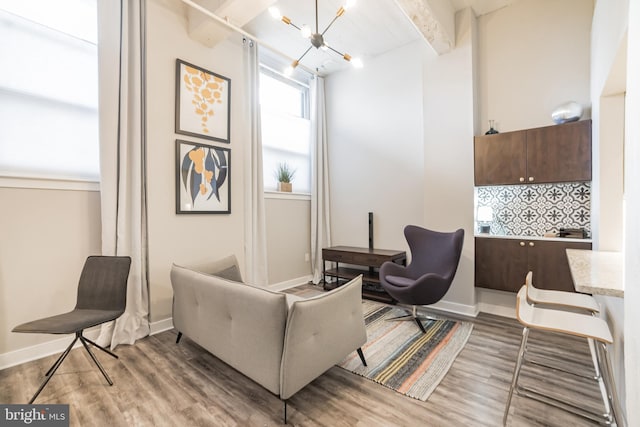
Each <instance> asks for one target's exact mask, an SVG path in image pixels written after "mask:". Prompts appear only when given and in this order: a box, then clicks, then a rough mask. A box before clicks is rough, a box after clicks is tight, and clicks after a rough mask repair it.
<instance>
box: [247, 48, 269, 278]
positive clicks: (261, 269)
mask: <svg viewBox="0 0 640 427" xmlns="http://www.w3.org/2000/svg"><path fill="white" fill-rule="evenodd" d="M243 44H244V48H243V49H244V55H243V59H244V90H245V100H244V101H245V102H244V104H245V110H244V116H245V117H244V119H245V120H244V123H246V124H247V125H246V126H245V135H244V141H245V171H246V172H245V182H246V187H245V258H246V266H247V267H246V273H245V277H246V279H247V282H248V283H253V284H256V285H268V284H269V272H268V270H267V227H266V221H265V206H264V185H263V179H262V133H261V122H260V96H259V95H260V85H259V82H260V71H259V62H258V45H257V44H256V43H255V42H253V41H252V40H249V39H247V38H245V39H244V41H243Z"/></svg>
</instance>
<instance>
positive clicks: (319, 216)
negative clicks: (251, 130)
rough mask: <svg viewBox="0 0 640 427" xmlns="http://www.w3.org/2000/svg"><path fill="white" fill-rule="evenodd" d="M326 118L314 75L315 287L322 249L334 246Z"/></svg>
mask: <svg viewBox="0 0 640 427" xmlns="http://www.w3.org/2000/svg"><path fill="white" fill-rule="evenodd" d="M325 117H326V115H325V99H324V78H322V77H319V76H315V77H314V78H313V80H312V81H311V138H312V140H311V147H312V150H313V151H312V156H311V269H312V274H313V283H315V284H318V283H320V280H321V279H322V264H323V262H322V248H323V247H327V246H331V216H330V213H331V209H330V204H329V200H330V199H329V157H328V152H327V128H326V123H325Z"/></svg>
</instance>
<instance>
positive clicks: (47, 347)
mask: <svg viewBox="0 0 640 427" xmlns="http://www.w3.org/2000/svg"><path fill="white" fill-rule="evenodd" d="M99 334H100V327H96V328H92V329H87V330H86V331H84V336H86V337H87V338H89V339H90V340H92V341H95V340H96V339H97V338H98V335H99ZM72 340H73V335H71V334H70V335H65V336H64V338H58V339H55V340H51V341H47V342H43V343H41V344H36V345H32V346H30V347H25V348H21V349H19V350H14V351H10V352H8V353H3V354H0V370H2V369H6V368H10V367H12V366H16V365H20V364H22V363H26V362H31V361H32V360H38V359H42V358H43V357H47V356H51V355H52V354H58V353H62V352H63V351H64V350H65V349H66V348H67V346H68V345H69V344H71V341H72ZM81 345H82V344H81V343H80V342H79V341H78V342H77V343H76V344H75V345H74V346H73V348H78V347H80V346H81Z"/></svg>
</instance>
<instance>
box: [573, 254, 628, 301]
mask: <svg viewBox="0 0 640 427" xmlns="http://www.w3.org/2000/svg"><path fill="white" fill-rule="evenodd" d="M566 252H567V259H568V260H569V269H570V270H571V277H572V278H573V284H574V286H575V288H576V291H578V292H583V293H587V294H594V295H607V296H613V297H620V298H624V281H623V280H622V269H623V255H622V253H621V252H606V251H590V250H581V249H567V251H566Z"/></svg>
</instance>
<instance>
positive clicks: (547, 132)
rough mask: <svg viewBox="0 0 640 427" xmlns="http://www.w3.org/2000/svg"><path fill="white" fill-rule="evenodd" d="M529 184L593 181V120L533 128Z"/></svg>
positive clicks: (529, 133) (529, 135) (529, 139)
mask: <svg viewBox="0 0 640 427" xmlns="http://www.w3.org/2000/svg"><path fill="white" fill-rule="evenodd" d="M526 134H527V137H526V139H527V176H526V180H527V182H529V183H544V182H572V181H591V120H584V121H580V122H572V123H565V124H562V125H556V126H547V127H543V128H538V129H529V130H527V131H526Z"/></svg>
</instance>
